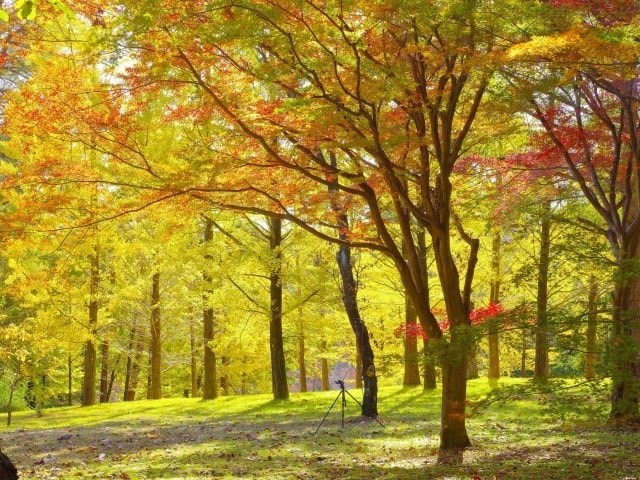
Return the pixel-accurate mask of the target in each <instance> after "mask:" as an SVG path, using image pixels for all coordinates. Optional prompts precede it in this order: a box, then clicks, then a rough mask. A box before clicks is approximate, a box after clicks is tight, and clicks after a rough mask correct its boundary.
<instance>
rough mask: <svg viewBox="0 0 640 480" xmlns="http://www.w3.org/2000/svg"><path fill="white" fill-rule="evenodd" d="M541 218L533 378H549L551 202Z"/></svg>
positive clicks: (541, 379) (545, 204)
mask: <svg viewBox="0 0 640 480" xmlns="http://www.w3.org/2000/svg"><path fill="white" fill-rule="evenodd" d="M542 208H543V210H542V214H541V218H540V257H539V259H538V293H537V307H536V360H535V370H534V374H533V378H534V379H535V380H536V381H538V382H543V383H544V382H546V381H547V380H548V379H549V331H548V330H549V321H548V315H547V304H548V301H549V259H550V251H551V204H550V203H549V202H544V203H543V205H542Z"/></svg>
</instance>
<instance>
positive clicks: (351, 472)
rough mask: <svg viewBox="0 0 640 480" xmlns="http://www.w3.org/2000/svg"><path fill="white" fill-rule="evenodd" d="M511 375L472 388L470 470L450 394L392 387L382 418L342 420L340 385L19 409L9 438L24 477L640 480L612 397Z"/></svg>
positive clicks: (348, 415)
mask: <svg viewBox="0 0 640 480" xmlns="http://www.w3.org/2000/svg"><path fill="white" fill-rule="evenodd" d="M504 383H507V384H509V385H510V386H508V387H506V388H505V387H501V388H499V389H498V390H494V392H496V391H497V392H499V393H498V394H497V395H496V396H495V398H494V400H498V399H500V400H501V401H496V402H491V403H488V404H482V403H481V402H480V401H481V400H482V399H483V398H486V395H487V394H488V392H490V389H489V388H488V386H487V382H486V380H477V381H473V382H471V383H470V388H469V398H470V401H471V403H470V412H471V417H470V418H469V420H468V431H469V434H470V436H471V438H472V442H473V444H474V446H473V447H472V448H469V449H467V450H466V451H465V452H464V455H463V461H462V463H459V464H450V465H442V464H439V463H438V448H437V447H438V431H439V418H438V416H439V414H438V412H439V399H440V391H439V390H438V391H436V392H423V390H422V389H421V388H414V389H400V388H397V387H396V388H393V387H386V388H382V389H381V391H380V395H379V410H380V413H381V416H380V421H381V422H382V423H383V425H380V424H379V423H378V422H375V421H371V420H368V421H363V420H362V419H361V418H360V417H359V416H358V414H359V407H358V405H357V404H356V402H355V401H354V400H352V399H351V398H350V397H349V396H347V397H346V407H345V410H344V411H345V423H344V428H343V427H342V420H341V412H342V403H341V401H340V398H339V397H338V398H336V395H337V394H338V392H337V391H333V392H322V393H306V394H292V395H291V399H290V400H288V401H280V402H276V401H272V400H271V398H270V396H268V395H252V396H233V397H221V398H218V399H216V400H213V401H209V402H203V401H200V400H199V399H185V398H173V399H165V400H156V401H146V400H145V401H138V402H127V403H123V402H120V403H111V404H108V405H97V406H93V407H64V408H55V409H48V410H45V411H44V412H41V415H40V416H38V415H37V414H36V413H35V412H17V413H14V415H13V419H12V425H11V426H10V427H2V428H0V446H1V447H2V450H3V451H4V452H5V453H7V455H9V457H10V458H11V459H12V460H13V461H14V463H15V464H16V465H17V467H18V470H19V474H20V479H21V480H28V479H73V478H99V479H147V478H157V479H218V478H220V479H231V478H236V479H243V478H244V479H264V480H275V479H314V480H315V479H346V478H350V479H358V478H361V479H365V478H366V479H378V478H386V479H398V480H400V479H402V480H405V479H418V478H420V479H447V480H454V479H473V480H480V479H563V480H572V479H575V480H577V479H617V480H631V479H636V480H640V433H639V432H637V431H627V430H612V429H609V428H606V427H604V426H603V424H604V421H605V420H606V407H607V405H606V397H604V396H600V395H601V394H598V393H591V392H586V391H585V390H581V393H576V392H573V393H572V392H570V391H568V390H563V393H562V394H559V393H548V394H545V395H537V394H532V393H531V392H530V391H528V389H527V387H526V384H524V383H520V384H516V383H512V382H502V384H504ZM353 394H354V396H355V397H356V398H359V392H355V391H354V392H353ZM335 399H337V400H338V401H337V402H336V403H335V405H334V407H333V408H332V409H331V411H330V412H329V414H328V415H327V417H326V419H325V420H324V422H323V423H321V422H322V420H323V417H324V415H325V414H326V413H327V412H328V410H329V407H330V406H331V405H332V402H333V401H334V400H335ZM476 407H481V408H479V409H477V408H476Z"/></svg>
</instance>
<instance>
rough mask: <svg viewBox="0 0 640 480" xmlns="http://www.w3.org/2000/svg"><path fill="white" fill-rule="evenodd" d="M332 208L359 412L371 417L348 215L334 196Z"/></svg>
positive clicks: (372, 385) (367, 350) (373, 383)
mask: <svg viewBox="0 0 640 480" xmlns="http://www.w3.org/2000/svg"><path fill="white" fill-rule="evenodd" d="M330 160H331V165H332V166H334V167H335V166H336V165H337V159H336V155H335V153H333V152H331V153H330ZM329 192H334V193H335V192H337V188H336V187H334V186H329ZM332 209H333V211H334V212H335V214H336V216H337V220H338V222H337V223H338V228H339V233H338V238H339V239H340V240H342V241H343V243H341V244H340V246H339V247H338V252H337V253H336V261H337V263H338V270H339V271H340V279H341V281H342V303H343V304H344V308H345V311H346V313H347V318H348V319H349V324H350V325H351V329H352V330H353V333H354V334H355V336H356V354H357V358H358V359H359V360H360V362H361V363H360V372H361V373H360V375H356V386H358V382H357V379H358V378H360V379H362V387H361V388H362V389H363V394H362V416H364V417H372V418H375V417H377V416H378V376H377V373H376V367H375V364H374V355H373V349H372V348H371V339H370V338H369V331H368V330H367V326H366V325H365V323H364V320H362V317H361V315H360V311H359V309H358V284H357V282H356V279H355V277H354V275H353V265H352V264H351V246H350V245H349V244H348V240H349V238H348V235H347V233H348V232H349V219H348V217H347V214H346V212H345V211H344V210H343V208H342V206H341V205H340V204H338V203H337V202H336V201H335V200H332ZM356 363H357V362H356ZM359 388H360V387H359Z"/></svg>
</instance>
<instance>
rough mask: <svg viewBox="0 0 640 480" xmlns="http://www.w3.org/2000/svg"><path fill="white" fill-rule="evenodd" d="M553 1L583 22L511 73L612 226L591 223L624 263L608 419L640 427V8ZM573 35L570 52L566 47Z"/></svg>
mask: <svg viewBox="0 0 640 480" xmlns="http://www.w3.org/2000/svg"><path fill="white" fill-rule="evenodd" d="M554 3H556V4H558V5H561V6H562V4H567V5H570V7H569V8H565V9H564V10H563V11H565V12H567V13H572V14H574V15H575V16H574V18H577V19H578V20H582V25H581V26H580V27H576V28H573V29H571V30H569V31H567V32H566V33H565V34H563V35H558V36H556V37H551V38H547V39H544V40H541V41H539V42H532V43H531V44H529V45H527V46H526V47H523V50H520V51H519V52H520V53H517V52H514V53H516V58H522V57H524V58H525V59H527V60H530V59H531V58H535V59H536V60H537V61H538V62H539V63H538V65H542V61H545V63H544V67H542V66H537V67H536V69H535V70H533V71H532V70H530V69H527V68H523V69H522V70H521V72H519V73H518V75H517V76H516V75H514V77H517V78H518V79H521V80H524V81H518V80H516V81H515V83H517V85H518V86H519V87H518V88H523V89H526V91H531V90H530V89H531V88H533V89H535V90H536V91H535V93H534V94H532V95H531V96H530V97H529V99H530V102H531V103H530V104H531V105H532V106H533V109H532V111H531V112H532V114H533V115H534V116H535V118H536V119H537V120H538V121H539V124H540V126H541V128H542V129H543V131H544V132H545V134H546V136H547V139H548V142H549V143H548V147H547V148H546V149H545V150H544V152H545V153H546V155H547V158H548V159H549V161H550V162H553V161H555V162H556V163H555V165H556V166H557V167H558V168H561V167H564V168H565V169H566V170H567V173H568V176H569V177H570V178H571V179H572V180H573V181H575V182H576V184H577V185H578V186H579V187H580V189H581V191H582V193H583V195H584V198H585V199H586V200H587V201H588V202H589V204H590V205H591V206H592V207H593V208H594V210H595V211H596V212H597V213H598V214H599V216H600V218H601V220H602V221H603V222H604V223H605V227H604V228H603V229H602V228H601V227H600V225H598V224H594V223H593V222H586V223H587V225H590V226H591V227H592V228H595V229H601V230H603V233H604V234H605V235H606V237H607V239H608V241H609V244H610V247H611V252H612V254H613V257H614V260H615V264H616V266H617V273H616V276H615V289H614V295H613V312H612V324H613V338H612V349H611V350H612V353H613V358H612V366H611V368H612V371H611V375H612V380H613V385H612V395H611V412H610V421H611V422H612V423H638V422H639V421H640V410H639V408H638V399H639V395H640V381H639V379H638V377H637V373H636V367H635V365H636V364H637V352H638V351H640V348H639V347H638V338H639V332H640V325H639V324H638V320H637V316H636V315H635V314H634V313H633V312H635V311H636V310H637V309H638V308H639V307H640V295H639V292H640V277H638V276H637V273H636V272H637V269H636V267H635V265H636V264H637V262H638V259H639V258H640V195H639V191H638V186H639V185H640V182H639V181H638V179H637V172H638V163H639V162H640V149H639V145H640V144H639V142H638V132H637V128H636V126H637V125H638V113H637V107H638V101H639V99H638V93H637V92H638V82H639V81H638V77H637V58H638V49H639V48H638V43H637V42H636V41H635V40H633V39H632V38H631V37H630V36H629V35H630V33H629V31H628V30H627V29H626V25H628V22H632V21H633V19H634V18H637V15H638V14H639V13H640V12H639V11H638V6H637V5H636V4H635V3H633V2H623V3H624V5H625V7H624V8H621V9H617V10H616V11H612V10H611V9H610V7H609V5H608V4H605V3H604V2H577V3H575V4H572V3H571V2H554ZM622 12H626V13H622ZM569 38H570V39H571V48H570V49H569V48H567V47H566V46H565V47H562V46H561V44H562V42H563V41H566V40H567V39H569ZM534 43H535V45H534ZM598 52H599V53H598ZM604 52H606V53H604ZM520 54H522V56H521V55H520ZM567 55H568V56H569V57H567ZM560 59H562V62H560ZM526 73H529V75H526ZM525 77H526V78H525ZM525 85H526V86H525Z"/></svg>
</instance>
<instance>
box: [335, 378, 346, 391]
mask: <svg viewBox="0 0 640 480" xmlns="http://www.w3.org/2000/svg"><path fill="white" fill-rule="evenodd" d="M335 384H336V385H340V388H341V389H342V390H344V380H336V381H335Z"/></svg>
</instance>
